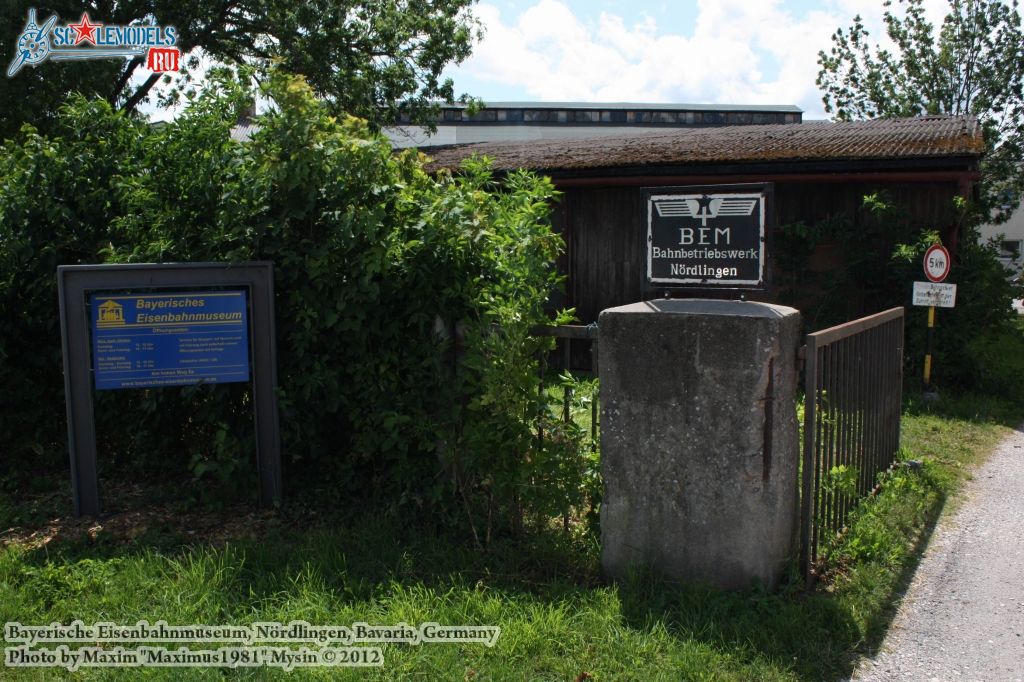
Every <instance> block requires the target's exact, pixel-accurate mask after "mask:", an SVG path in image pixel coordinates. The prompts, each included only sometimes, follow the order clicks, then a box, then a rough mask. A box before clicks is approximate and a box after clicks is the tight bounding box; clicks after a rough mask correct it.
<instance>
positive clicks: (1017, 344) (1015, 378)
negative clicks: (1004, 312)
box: [967, 322, 1024, 403]
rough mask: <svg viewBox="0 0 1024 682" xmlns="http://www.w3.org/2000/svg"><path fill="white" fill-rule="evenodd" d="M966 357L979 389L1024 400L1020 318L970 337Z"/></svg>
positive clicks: (1023, 342)
mask: <svg viewBox="0 0 1024 682" xmlns="http://www.w3.org/2000/svg"><path fill="white" fill-rule="evenodd" d="M967 358H968V360H969V362H970V366H971V369H972V374H973V376H974V382H975V385H976V386H977V388H978V390H979V391H981V392H982V393H984V394H986V395H992V396H997V397H1000V398H1006V399H1008V400H1012V401H1014V402H1018V403H1024V329H1022V328H1021V325H1020V323H1019V322H1018V323H1016V324H1002V325H999V326H998V327H996V328H994V329H989V330H986V331H985V332H984V333H982V334H980V335H979V336H977V337H976V338H974V339H972V340H971V341H970V342H968V344H967Z"/></svg>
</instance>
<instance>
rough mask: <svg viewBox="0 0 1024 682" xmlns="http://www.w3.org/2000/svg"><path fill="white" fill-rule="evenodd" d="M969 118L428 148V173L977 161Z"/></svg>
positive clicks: (979, 145)
mask: <svg viewBox="0 0 1024 682" xmlns="http://www.w3.org/2000/svg"><path fill="white" fill-rule="evenodd" d="M984 149H985V145H984V140H983V139H982V134H981V126H980V125H979V124H978V121H977V119H975V118H974V117H973V116H923V117H919V118H901V119H879V120H875V121H852V122H838V123H832V122H827V121H810V122H807V123H800V124H778V125H745V126H723V127H720V128H684V129H673V130H671V131H665V132H654V133H644V134H634V135H630V136H622V137H619V136H601V137H595V138H591V139H571V140H537V141H530V142H485V143H480V144H467V145H453V146H449V147H433V148H431V149H430V150H429V156H430V157H431V158H432V161H431V162H430V163H429V164H428V169H429V170H440V169H443V168H449V169H455V168H457V167H458V165H459V163H460V162H461V161H462V160H463V159H465V158H468V157H470V156H472V155H481V156H488V157H490V158H491V159H492V160H493V161H494V168H495V170H499V171H509V170H515V169H518V168H528V169H532V170H537V171H547V172H553V171H572V170H584V169H587V170H593V169H600V168H622V167H634V168H636V167H645V166H652V167H653V166H689V165H706V164H720V163H735V162H787V161H827V160H836V161H839V160H870V159H880V160H881V159H913V158H929V157H931V158H935V157H955V156H980V155H981V154H982V153H983V152H984Z"/></svg>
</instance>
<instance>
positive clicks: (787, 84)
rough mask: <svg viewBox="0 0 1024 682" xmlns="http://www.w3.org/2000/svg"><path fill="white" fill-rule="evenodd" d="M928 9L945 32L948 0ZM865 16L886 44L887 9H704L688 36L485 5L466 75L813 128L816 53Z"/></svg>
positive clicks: (778, 3)
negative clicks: (769, 108)
mask: <svg viewBox="0 0 1024 682" xmlns="http://www.w3.org/2000/svg"><path fill="white" fill-rule="evenodd" d="M926 8H927V12H928V16H929V18H931V19H932V20H933V21H935V22H936V23H937V22H939V21H940V20H941V18H942V16H943V15H944V13H945V10H946V9H947V8H948V4H947V0H927V2H926ZM857 13H860V14H861V15H862V16H863V17H864V19H865V23H866V24H867V26H868V28H869V29H870V30H871V33H872V36H874V37H875V38H882V37H883V36H884V31H883V30H882V28H883V27H882V24H881V21H880V19H881V14H882V6H881V0H825V1H824V2H821V3H820V4H819V5H818V7H817V9H812V10H811V11H809V12H806V13H805V14H803V15H802V16H796V15H795V14H794V13H793V12H792V11H791V10H790V9H788V8H787V6H786V3H784V2H782V0H761V1H760V2H750V1H749V0H697V19H696V21H695V22H694V26H693V29H692V31H690V32H689V33H688V34H686V35H682V34H672V33H667V32H663V31H661V30H659V27H658V25H657V23H656V22H655V20H654V19H652V18H650V17H649V16H648V17H646V18H645V19H644V20H643V21H640V22H639V23H635V24H633V25H627V24H626V22H625V21H624V20H623V19H622V17H620V16H618V15H615V14H614V13H608V12H602V13H601V14H600V16H599V18H598V20H597V21H596V22H593V21H592V22H589V23H585V22H584V21H581V19H580V18H579V17H577V16H575V15H574V14H573V12H572V10H571V9H570V7H569V6H568V5H566V4H565V3H563V2H561V1H560V0H537V2H536V3H535V4H533V5H531V6H530V7H528V8H527V9H526V10H525V11H523V12H521V13H519V14H518V15H517V16H513V17H507V16H505V15H503V14H502V12H501V10H500V9H499V8H498V7H497V6H496V5H493V4H482V5H480V6H479V7H478V9H477V16H478V17H479V18H480V19H481V20H482V22H483V23H484V25H485V26H486V34H485V36H484V39H483V41H482V42H481V43H480V44H479V45H478V46H477V47H476V49H475V50H474V53H473V56H472V57H470V58H469V59H468V60H467V61H466V62H465V63H464V64H463V65H462V67H461V68H460V69H459V70H458V73H465V74H468V75H471V76H472V77H473V78H475V79H476V80H477V81H478V82H483V83H492V84H494V85H495V86H499V87H500V86H506V87H508V88H509V89H512V90H516V91H519V92H526V93H527V94H528V96H529V97H531V98H534V99H538V100H542V101H560V100H569V101H592V102H601V101H632V102H690V103H717V104H796V105H797V106H799V107H801V108H802V109H804V111H805V114H804V117H805V119H812V118H822V117H824V112H823V111H822V105H821V95H820V93H819V91H818V88H817V86H816V85H815V82H814V81H815V77H816V76H817V72H818V64H817V57H818V51H819V50H823V49H824V50H826V51H827V50H828V48H829V47H830V46H831V35H832V33H833V32H834V31H835V30H836V29H837V28H839V27H841V26H842V27H846V26H849V25H850V23H851V20H852V18H853V16H854V15H855V14H857ZM506 99H508V98H506Z"/></svg>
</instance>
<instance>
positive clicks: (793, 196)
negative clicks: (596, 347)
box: [552, 182, 957, 324]
mask: <svg viewBox="0 0 1024 682" xmlns="http://www.w3.org/2000/svg"><path fill="white" fill-rule="evenodd" d="M880 189H885V190H887V191H888V192H889V193H890V195H891V196H892V198H893V199H894V200H895V202H896V203H898V204H900V205H902V206H904V207H905V208H906V209H907V210H908V213H909V217H910V220H911V222H912V223H913V224H915V225H916V226H918V227H933V228H934V229H938V230H940V231H943V232H946V233H948V231H949V229H950V228H951V227H952V226H953V225H954V223H955V215H954V210H953V197H954V196H955V195H956V193H957V186H956V184H955V183H925V182H915V183H905V184H886V185H872V184H867V183H863V184H843V183H821V184H810V183H789V184H782V183H777V184H776V185H775V214H776V224H779V225H782V224H786V223H793V222H797V221H801V220H802V221H804V222H805V223H807V224H815V223H818V222H819V221H821V220H823V219H825V218H827V217H829V216H836V215H840V214H845V215H846V216H848V217H849V218H850V219H851V221H852V229H853V230H854V231H856V232H859V231H862V230H863V229H864V223H865V221H866V220H870V217H869V216H868V215H867V214H866V213H865V212H864V211H863V210H862V209H861V206H862V198H863V197H864V196H865V195H866V194H869V193H872V192H876V191H878V190H880ZM563 192H564V194H563V197H562V200H561V202H560V205H559V206H558V207H557V209H556V210H555V212H554V214H553V215H552V220H553V222H554V224H555V227H556V229H558V230H559V231H563V230H564V235H565V238H566V242H567V258H566V259H565V260H564V261H563V262H562V263H561V266H562V267H563V272H566V274H567V275H568V280H567V282H566V298H565V299H564V302H563V303H562V304H563V305H566V306H572V307H575V308H576V314H577V316H578V318H579V320H580V322H582V323H583V324H589V323H590V322H593V321H595V320H596V319H597V316H598V315H599V314H600V312H601V311H602V310H604V309H605V308H611V307H613V306H618V305H624V304H627V303H632V302H635V301H639V300H641V298H642V288H641V285H642V277H643V276H644V267H645V262H644V259H645V254H644V253H643V252H642V250H641V245H642V240H641V235H642V234H643V231H644V230H645V221H646V217H645V206H644V205H643V198H642V192H641V188H639V187H606V188H573V187H569V188H565V189H564V190H563ZM864 246H865V248H875V249H880V250H882V251H885V250H886V249H888V250H889V251H890V252H891V245H890V244H884V243H877V244H870V245H869V244H865V245H864ZM769 265H770V267H773V266H774V263H770V264H769ZM778 294H779V283H778V282H776V283H775V284H774V285H773V287H772V288H771V289H770V290H769V291H768V292H767V293H765V294H755V295H751V296H750V297H749V298H750V299H752V300H763V301H770V302H771V301H776V300H778ZM854 307H855V306H854ZM864 312H875V311H873V310H872V311H864Z"/></svg>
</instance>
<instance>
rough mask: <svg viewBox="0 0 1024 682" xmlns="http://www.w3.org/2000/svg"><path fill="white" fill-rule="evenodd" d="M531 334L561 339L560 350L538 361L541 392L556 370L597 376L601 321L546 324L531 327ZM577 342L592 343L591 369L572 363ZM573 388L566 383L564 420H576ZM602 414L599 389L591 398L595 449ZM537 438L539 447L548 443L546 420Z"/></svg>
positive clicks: (593, 446) (541, 425) (539, 429)
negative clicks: (545, 427)
mask: <svg viewBox="0 0 1024 682" xmlns="http://www.w3.org/2000/svg"><path fill="white" fill-rule="evenodd" d="M530 333H531V334H533V335H534V336H553V337H555V338H556V339H557V342H556V343H557V347H556V351H555V352H554V353H552V354H550V355H549V354H545V355H542V356H541V357H540V359H539V362H538V369H539V371H540V376H541V385H540V391H541V393H542V394H543V392H544V391H545V389H546V381H545V378H546V377H548V376H549V375H550V372H551V370H552V369H556V370H558V371H572V372H573V373H574V374H575V375H577V376H579V375H581V374H582V375H585V376H591V377H595V378H596V377H597V376H598V374H597V363H598V355H597V324H590V325H586V326H584V325H575V324H566V325H560V326H557V327H555V326H543V327H534V328H533V329H531V330H530ZM573 342H578V343H587V344H589V345H590V370H589V371H587V372H580V371H579V370H574V368H573V366H572V359H573ZM552 360H554V362H555V365H556V366H555V367H552V366H551V364H552V362H551V361H552ZM572 398H573V396H572V388H571V387H570V386H568V385H563V386H562V421H563V422H565V423H569V422H570V421H571V420H572ZM600 414H601V410H600V407H599V395H598V391H595V392H594V394H593V396H592V399H591V401H590V443H591V449H596V448H597V431H598V415H600ZM537 441H538V446H543V444H544V422H543V420H538V423H537Z"/></svg>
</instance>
